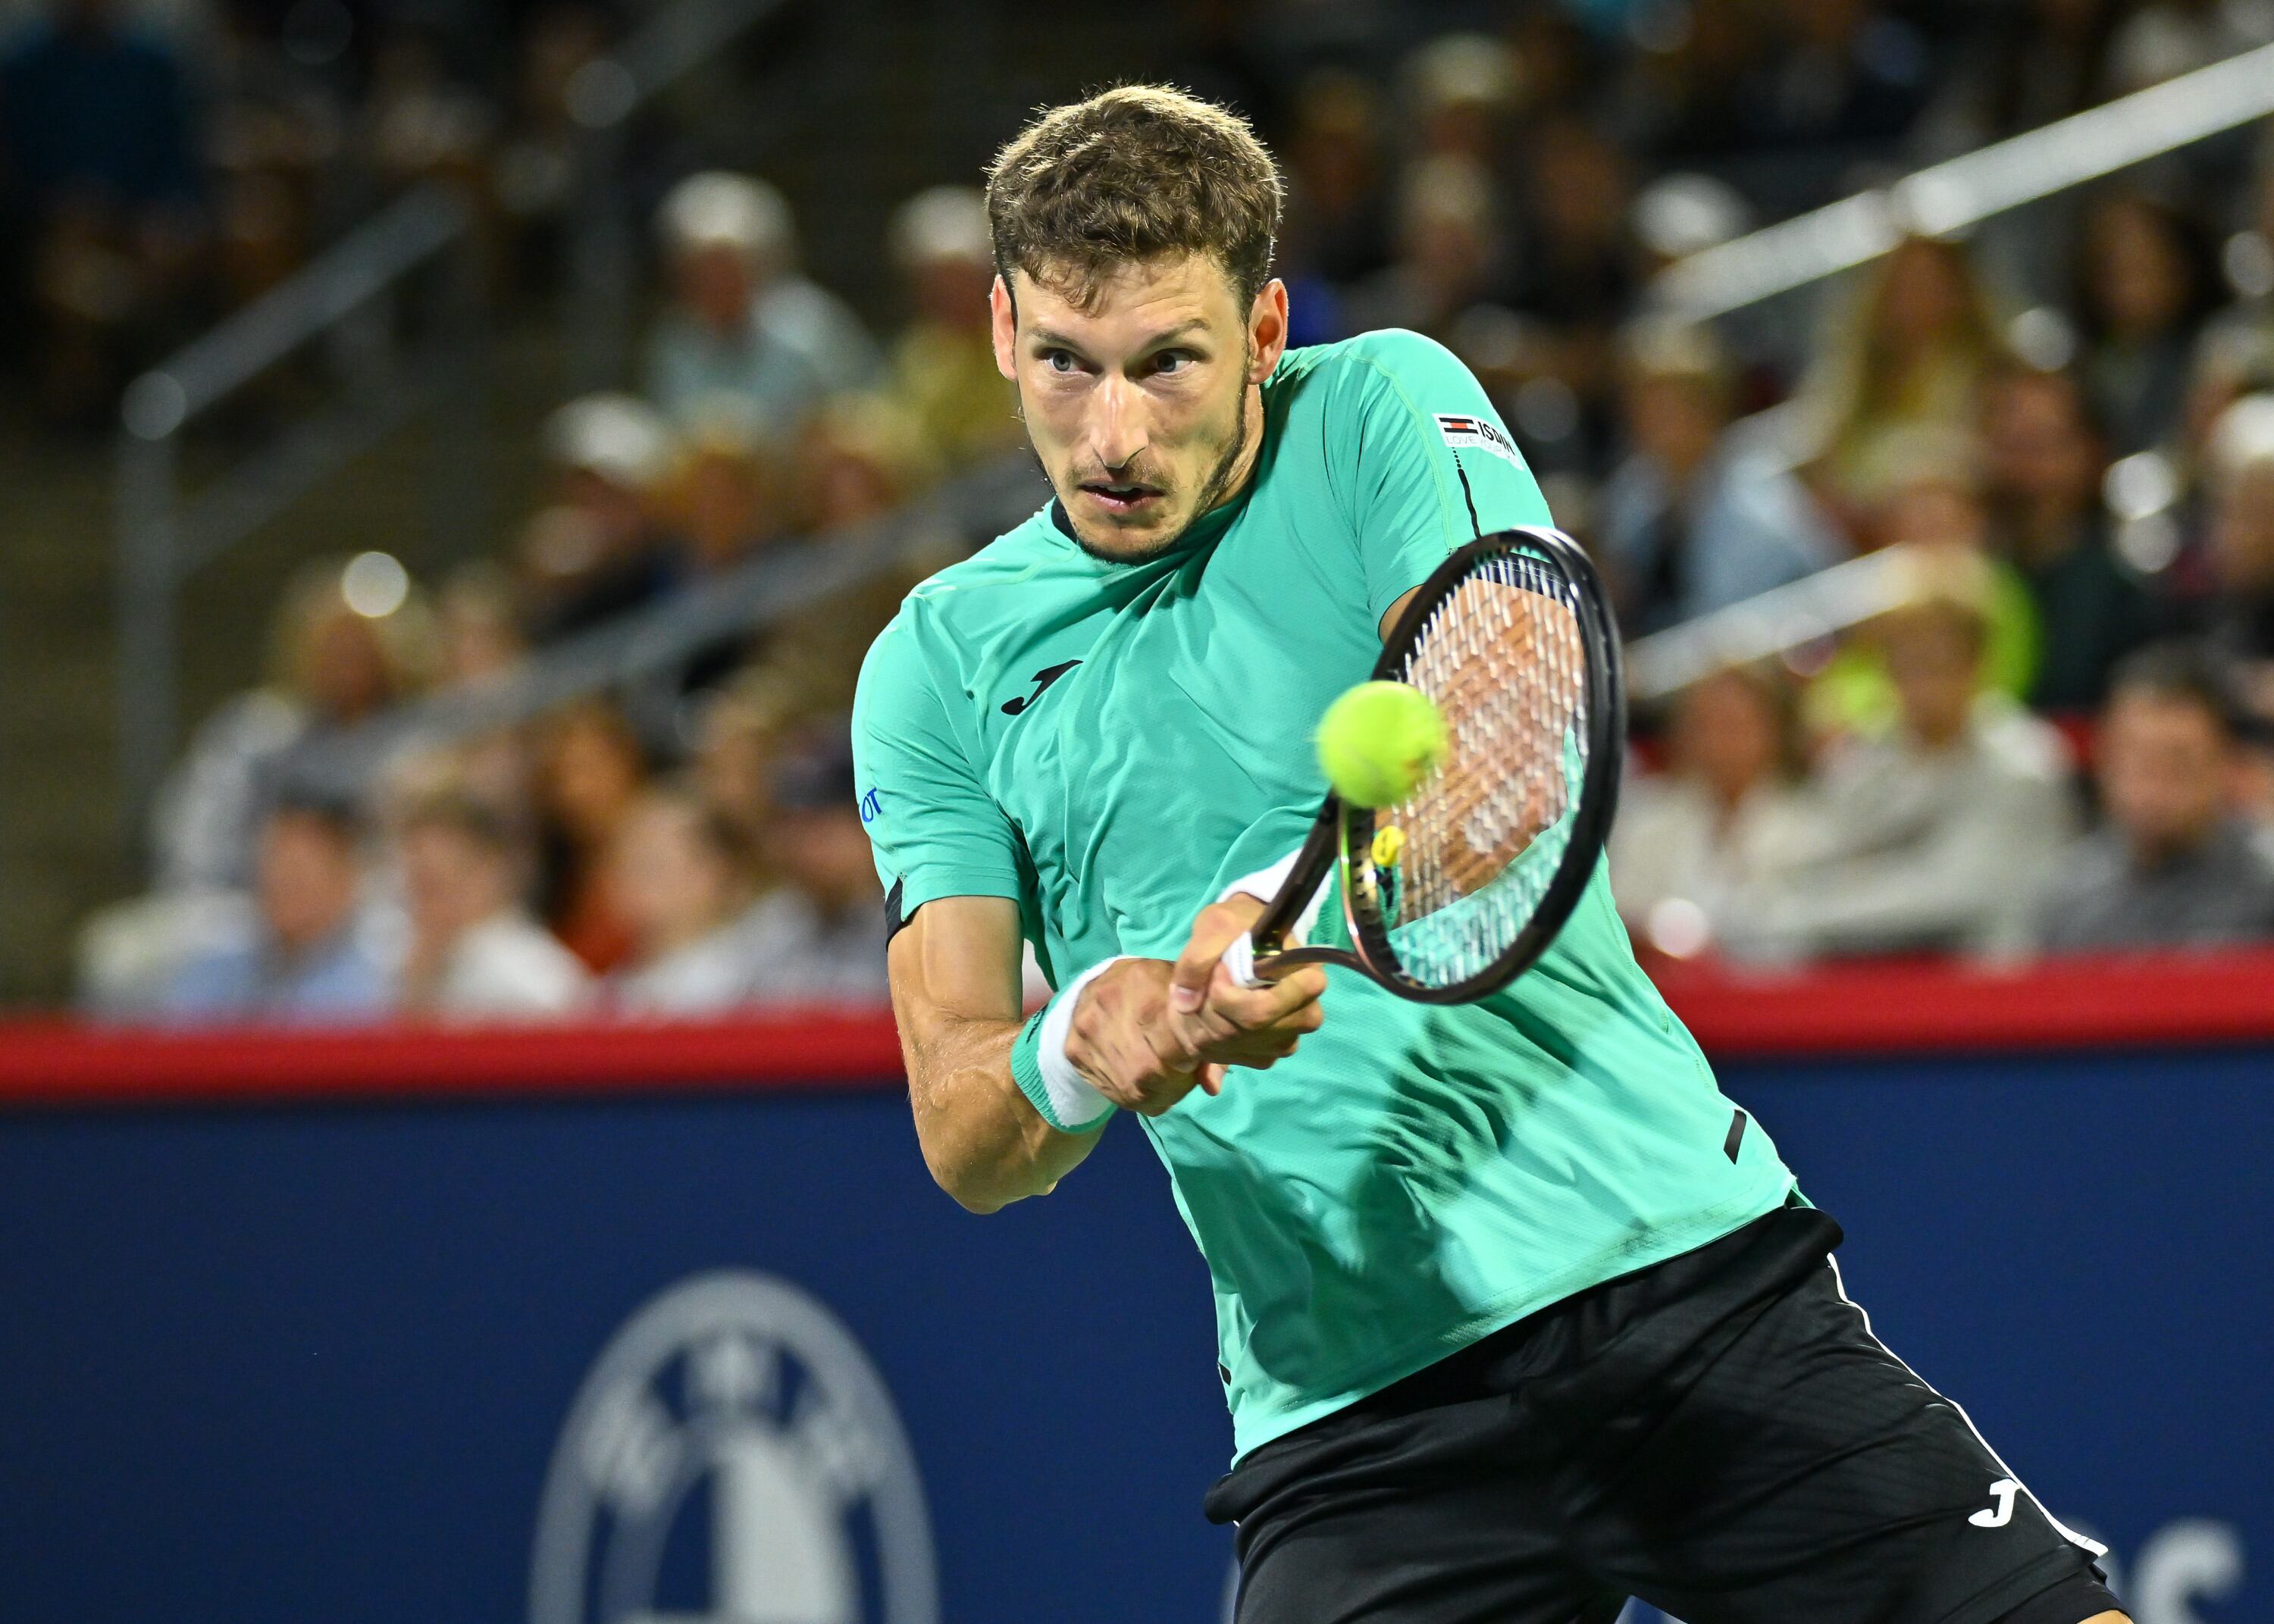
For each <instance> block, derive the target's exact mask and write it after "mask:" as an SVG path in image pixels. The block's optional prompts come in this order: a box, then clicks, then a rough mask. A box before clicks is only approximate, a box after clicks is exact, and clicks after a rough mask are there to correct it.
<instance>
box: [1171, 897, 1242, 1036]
mask: <svg viewBox="0 0 2274 1624" xmlns="http://www.w3.org/2000/svg"><path fill="white" fill-rule="evenodd" d="M1262 913H1263V905H1262V904H1261V902H1258V901H1257V900H1256V899H1255V898H1253V897H1234V898H1231V900H1230V901H1227V902H1218V903H1214V904H1212V905H1210V906H1208V907H1205V908H1202V909H1201V911H1200V916H1199V917H1198V918H1197V919H1195V920H1193V934H1192V937H1191V939H1190V940H1188V941H1187V942H1186V944H1185V951H1183V952H1182V953H1180V954H1178V956H1177V962H1176V964H1175V966H1173V967H1172V968H1171V970H1170V972H1169V1007H1170V1008H1171V1009H1172V1010H1175V1011H1178V1013H1179V1014H1184V1015H1189V1014H1191V1013H1192V1012H1193V1011H1194V1010H1197V1009H1199V1008H1200V1007H1201V1004H1203V1003H1204V1002H1206V1001H1207V998H1208V988H1209V977H1211V976H1213V975H1214V974H1216V962H1217V960H1219V959H1222V958H1223V957H1224V949H1225V948H1227V947H1230V946H1231V944H1232V943H1233V941H1234V940H1235V939H1236V938H1238V936H1239V935H1240V933H1241V932H1242V931H1245V930H1246V929H1248V928H1249V927H1250V926H1251V925H1253V924H1254V922H1255V921H1256V920H1257V919H1259V918H1261V916H1262Z"/></svg>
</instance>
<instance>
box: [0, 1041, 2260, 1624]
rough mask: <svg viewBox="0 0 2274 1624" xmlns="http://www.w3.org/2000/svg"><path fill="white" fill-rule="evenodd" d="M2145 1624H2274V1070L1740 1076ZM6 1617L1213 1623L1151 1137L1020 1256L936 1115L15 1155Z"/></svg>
mask: <svg viewBox="0 0 2274 1624" xmlns="http://www.w3.org/2000/svg"><path fill="white" fill-rule="evenodd" d="M1724 1070H1725V1075H1726V1077H1727V1079H1728V1088H1729V1090H1730V1092H1731V1093H1732V1094H1734V1095H1735V1096H1736V1098H1737V1099H1739V1100H1740V1101H1742V1102H1743V1103H1744V1104H1745V1105H1746V1106H1747V1107H1748V1108H1749V1109H1752V1110H1753V1111H1754V1112H1755V1114H1756V1115H1757V1116H1758V1117H1759V1118H1760V1120H1761V1121H1762V1122H1763V1123H1764V1124H1766V1126H1767V1127H1768V1128H1769V1130H1770V1131H1771V1132H1773V1134H1774V1135H1775V1136H1776V1138H1777V1140H1778V1142H1779V1145H1780V1147H1781V1149H1782V1150H1783V1151H1784V1153H1785V1154H1786V1157H1787V1159H1788V1162H1790V1163H1791V1164H1792V1165H1793V1166H1794V1167H1795V1168H1796V1169H1797V1170H1798V1171H1799V1173H1800V1175H1801V1177H1802V1179H1803V1187H1804V1188H1805V1189H1806V1191H1807V1192H1808V1193H1809V1194H1810V1196H1811V1198H1812V1199H1815V1200H1816V1201H1817V1202H1818V1204H1819V1205H1820V1206H1822V1207H1826V1208H1827V1209H1828V1210H1829V1211H1831V1212H1832V1213H1833V1214H1834V1215H1835V1216H1836V1217H1838V1218H1839V1219H1840V1220H1841V1222H1842V1223H1843V1224H1844V1225H1845V1227H1846V1228H1847V1230H1848V1233H1849V1243H1848V1244H1847V1246H1846V1247H1845V1248H1844V1249H1843V1251H1842V1253H1841V1258H1842V1263H1843V1267H1844V1272H1845V1274H1846V1278H1847V1281H1848V1284H1849V1289H1850V1291H1851V1292H1852V1293H1853V1294H1854V1295H1855V1296H1856V1297H1857V1299H1858V1300H1859V1301H1860V1302H1862V1303H1863V1304H1864V1305H1865V1306H1866V1307H1867V1308H1868V1309H1869V1310H1870V1311H1871V1314H1872V1316H1873V1319H1874V1321H1875V1325H1876V1327H1877V1329H1878V1330H1879V1334H1880V1335H1881V1336H1882V1337H1883V1338H1884V1339H1885V1340H1886V1342H1888V1343H1889V1344H1890V1345H1891V1346H1892V1347H1894V1349H1895V1350H1896V1351H1897V1352H1898V1353H1900V1354H1901V1355H1902V1356H1903V1357H1905V1358H1906V1359H1907V1360H1909V1362H1910V1363H1911V1364H1912V1365H1914V1366H1915V1367H1916V1369H1917V1370H1918V1371H1919V1372H1921V1373H1922V1374H1923V1375H1924V1377H1925V1378H1926V1379H1927V1380H1930V1381H1931V1382H1933V1383H1935V1384H1936V1385H1937V1386H1939V1387H1943V1388H1944V1389H1945V1390H1946V1392H1948V1393H1949V1394H1950V1395H1952V1396H1953V1397H1954V1398H1956V1399H1957V1400H1959V1401H1960V1402H1962V1404H1964V1405H1965V1406H1966V1408H1967V1409H1968V1410H1969V1413H1970V1414H1971V1416H1972V1417H1973V1419H1974V1420H1975V1421H1976V1422H1977V1424H1978V1425H1979V1426H1980V1427H1981V1429H1982V1430H1983V1432H1984V1433H1985V1434H1986V1435H1987V1436H1988V1437H1989V1439H1990V1440H1991V1441H1992V1444H1993V1445H1994V1446H1996V1447H1998V1448H1999V1451H2000V1452H2001V1453H2002V1454H2003V1455H2004V1456H2005V1458H2006V1459H2007V1462H2009V1463H2010V1464H2011V1465H2012V1467H2013V1468H2014V1470H2015V1471H2016V1472H2017V1473H2018V1474H2019V1475H2020V1476H2021V1477H2022V1478H2023V1479H2024V1480H2025V1481H2026V1482H2028V1483H2029V1485H2030V1486H2031V1488H2032V1489H2033V1490H2035V1491H2036V1492H2037V1494H2038V1496H2039V1497H2040V1498H2041V1499H2042V1500H2044V1501H2045V1503H2046V1504H2047V1505H2048V1507H2051V1508H2052V1510H2053V1511H2054V1513H2055V1514H2056V1515H2059V1516H2060V1517H2061V1518H2062V1519H2063V1520H2064V1521H2066V1522H2070V1523H2071V1524H2072V1525H2074V1526H2078V1527H2081V1528H2083V1529H2086V1530H2090V1531H2091V1532H2093V1533H2095V1534H2097V1537H2098V1538H2102V1539H2105V1540H2106V1541H2107V1542H2108V1543H2109V1544H2110V1545H2111V1546H2112V1551H2113V1558H2114V1560H2115V1562H2116V1563H2117V1568H2118V1573H2119V1582H2120V1585H2121V1586H2122V1593H2123V1594H2124V1595H2125V1596H2126V1598H2127V1602H2128V1603H2129V1605H2131V1606H2132V1607H2133V1609H2134V1611H2135V1613H2136V1614H2137V1616H2138V1618H2139V1620H2140V1624H2190V1621H2200V1624H2233V1621H2239V1620H2262V1619H2267V1618H2274V1571H2270V1569H2274V1382H2270V1380H2269V1377H2268V1373H2267V1371H2268V1360H2269V1356H2270V1354H2274V1267H2270V1266H2269V1263H2268V1261H2267V1257H2266V1237H2268V1236H2269V1235H2270V1234H2274V1186H2270V1181H2269V1180H2268V1178H2267V1177H2266V1176H2265V1168H2266V1165H2267V1162H2268V1152H2269V1150H2270V1149H2274V1126H2270V1124H2274V1111H2270V1109H2269V1108H2270V1104H2274V1088H2270V1083H2274V1054H2270V1053H2269V1052H2267V1051H2265V1050H2263V1049H2223V1050H2203V1051H2195V1052H2186V1053H2180V1052H2172V1053H2163V1054H2153V1055H2150V1054H2135V1055H2126V1056H2114V1057H2107V1056H2103V1057H2094V1058H2085V1057H2081V1056H2018V1057H2017V1056H2002V1057H1995V1058H1987V1057H1985V1058H1978V1059H1967V1060H1951V1059H1940V1060H1934V1061H1921V1062H1903V1063H1896V1062H1878V1061H1874V1062H1846V1061H1843V1062H1840V1063H1837V1064H1833V1063H1826V1064H1805V1065H1803V1064H1790V1063H1781V1064H1775V1065H1770V1064H1752V1065H1740V1066H1734V1067H1727V1068H1725V1069H1724ZM0 1236H4V1244H0V1304H4V1312H0V1617H4V1618H6V1619H8V1620H19V1621H21V1624H87V1621H88V1620H145V1619H154V1618H172V1619H205V1618H210V1619H224V1618H225V1619H229V1620H232V1621H233V1624H287V1621H288V1620H290V1624H305V1621H307V1620H324V1621H326V1624H359V1621H365V1620H368V1621H369V1624H381V1621H384V1624H398V1621H400V1620H410V1619H420V1620H508V1619H521V1618H527V1619H530V1620H531V1621H532V1624H600V1621H601V1620H629V1619H633V1618H637V1617H648V1616H668V1617H672V1618H674V1619H680V1620H694V1619H697V1618H704V1617H708V1618H718V1619H722V1620H723V1619H726V1618H729V1617H739V1618H742V1619H743V1620H745V1621H746V1624H749V1621H751V1620H764V1624H869V1621H870V1620H876V1621H878V1624H930V1621H931V1620H951V1621H953V1624H1016V1621H1019V1620H1035V1621H1036V1624H1043V1621H1051V1624H1058V1621H1081V1624H1093V1621H1094V1624H1164V1621H1168V1620H1193V1624H1212V1621H1213V1620H1216V1619H1218V1618H1220V1617H1221V1616H1222V1610H1223V1606H1224V1596H1225V1586H1226V1580H1227V1576H1228V1572H1229V1564H1230V1557H1231V1546H1230V1542H1229V1539H1228V1538H1227V1537H1226V1535H1225V1533H1224V1530H1217V1529H1215V1528H1212V1527H1210V1526H1209V1525H1208V1524H1207V1523H1206V1522H1204V1521H1203V1520H1202V1519H1201V1513H1200V1500H1201V1493H1202V1492H1203V1491H1204V1490H1205V1489H1206V1487H1207V1486H1208V1485H1209V1482H1210V1480H1211V1479H1212V1478H1213V1477H1215V1476H1216V1474H1217V1473H1218V1472H1219V1471H1221V1470H1223V1468H1224V1464H1225V1462H1226V1458H1227V1456H1228V1455H1229V1452H1230V1447H1231V1432H1230V1427H1229V1425H1228V1424H1227V1422H1226V1420H1225V1418H1224V1413H1223V1405H1222V1399H1221V1396H1220V1392H1219V1389H1218V1387H1217V1384H1216V1374H1215V1351H1214V1339H1213V1333H1212V1330H1211V1327H1210V1323H1209V1288H1208V1280H1207V1276H1206V1274H1205V1271H1204V1270H1203V1268H1202V1267H1201V1262H1200V1259H1199V1258H1198V1256H1197V1255H1196V1254H1195V1252H1194V1251H1193V1247H1192V1244H1191V1242H1190V1241H1189V1239H1188V1238H1187V1237H1186V1235H1185V1234H1184V1232H1183V1230H1182V1229H1181V1227H1180V1225H1179V1224H1178V1221H1177V1218H1176V1215H1175V1213H1174V1210H1173V1208H1172V1207H1171V1203H1170V1199H1169V1192H1168V1188H1167V1181H1166V1177H1165V1176H1164V1175H1163V1172H1162V1170H1161V1169H1160V1168H1159V1166H1158V1165H1157V1163H1156V1162H1155V1161H1154V1159H1153V1156H1152V1153H1151V1151H1150V1149H1149V1148H1148V1147H1147V1146H1146V1144H1145V1143H1144V1142H1143V1140H1142V1138H1141V1136H1140V1135H1138V1134H1136V1133H1134V1132H1128V1131H1126V1126H1125V1127H1117V1128H1116V1129H1114V1130H1112V1131H1110V1132H1109V1133H1108V1135H1107V1141H1106V1143H1105V1145H1104V1146H1103V1147H1102V1148H1101V1150H1100V1151H1099V1153H1098V1154H1096V1155H1095V1156H1093V1157H1092V1158H1091V1160H1090V1161H1089V1162H1087V1163H1085V1164H1084V1166H1083V1167H1082V1168H1081V1169H1080V1170H1079V1171H1078V1172H1077V1173H1076V1174H1075V1175H1074V1176H1073V1177H1070V1178H1069V1179H1068V1180H1067V1181H1066V1183H1065V1185H1064V1186H1062V1188H1061V1189H1060V1190H1059V1191H1058V1193H1057V1194H1055V1195H1054V1196H1052V1197H1051V1198H1050V1199H1048V1200H1045V1201H1036V1202H1028V1203H1024V1204H1021V1205H1020V1206H1018V1207H1013V1208H1011V1209H1009V1210H1007V1211H1005V1212H1004V1213H1002V1214H998V1215H995V1216H993V1217H990V1218H986V1219H980V1218H975V1217H973V1216H970V1215H969V1214H965V1213H963V1212H962V1211H960V1209H958V1208H957V1207H954V1206H953V1204H952V1203H950V1202H949V1201H948V1200H947V1199H946V1198H945V1197H944V1196H942V1195H941V1194H940V1193H939V1192H937V1190H935V1189H934V1188H933V1186H932V1185H931V1184H930V1179H929V1178H928V1177H927V1176H926V1175H925V1173H924V1170H923V1168H922V1162H921V1161H920V1160H919V1158H918V1156H917V1154H916V1148H915V1139H914V1134H913V1131H912V1129H911V1127H910V1125H909V1123H908V1118H907V1107H906V1103H905V1101H904V1099H903V1098H902V1097H901V1096H900V1093H899V1090H898V1087H897V1085H896V1084H883V1083H880V1085H879V1086H878V1087H877V1088H876V1089H875V1090H854V1091H833V1092H830V1093H826V1094H822V1093H800V1092H797V1091H794V1090H782V1089H778V1088H777V1089H768V1090H764V1091H758V1092H754V1093H751V1094H743V1095H713V1096H708V1097H693V1096H686V1097H678V1098H657V1097H619V1098H614V1099H606V1100H591V1099H584V1100H568V1099H562V1100H557V1101H541V1100H539V1101H529V1100H522V1101H510V1102H473V1103H469V1102H464V1101H454V1102H447V1103H433V1102H429V1103H404V1104H392V1105H365V1106H336V1105H335V1106H264V1107H258V1108H244V1107H237V1108H229V1109H179V1108H169V1109H136V1110H124V1109H114V1110H82V1111H57V1110H41V1111H31V1110H26V1111H19V1112H13V1113H10V1114H6V1115H4V1116H0Z"/></svg>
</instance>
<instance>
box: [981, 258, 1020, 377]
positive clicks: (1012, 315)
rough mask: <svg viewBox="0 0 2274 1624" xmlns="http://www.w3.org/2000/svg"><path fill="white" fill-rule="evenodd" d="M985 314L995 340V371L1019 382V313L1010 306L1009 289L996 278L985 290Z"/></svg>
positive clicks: (999, 278) (1000, 279)
mask: <svg viewBox="0 0 2274 1624" xmlns="http://www.w3.org/2000/svg"><path fill="white" fill-rule="evenodd" d="M987 312H988V315H989V317H990V323H989V325H990V327H991V329H992V332H993V336H994V340H995V370H996V371H997V372H1000V373H1002V374H1003V376H1004V377H1005V378H1008V379H1009V380H1011V381H1012V382H1013V383H1016V382H1017V381H1018V380H1019V312H1017V310H1015V309H1014V308H1013V306H1012V304H1011V289H1009V288H1008V287H1007V286H1005V283H1004V281H1003V279H1002V278H1001V277H1000V276H998V277H997V278H996V279H995V285H994V286H993V287H991V288H990V289H988V290H987Z"/></svg>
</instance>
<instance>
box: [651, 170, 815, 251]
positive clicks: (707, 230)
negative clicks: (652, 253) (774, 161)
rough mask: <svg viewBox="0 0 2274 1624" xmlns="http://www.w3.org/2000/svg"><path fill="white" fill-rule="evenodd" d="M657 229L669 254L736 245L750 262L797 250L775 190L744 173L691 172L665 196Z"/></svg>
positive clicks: (786, 207)
mask: <svg viewBox="0 0 2274 1624" xmlns="http://www.w3.org/2000/svg"><path fill="white" fill-rule="evenodd" d="M655 226H656V233H657V235H658V236H659V237H661V238H662V239H663V245H664V247H665V248H666V250H667V251H669V252H672V253H674V254H678V253H687V252H691V251H693V250H695V249H698V248H714V247H724V248H737V249H740V250H741V251H742V252H743V253H744V254H746V255H748V256H749V258H750V259H754V260H770V261H772V262H775V263H777V264H779V263H786V262H787V260H788V259H790V257H791V256H792V254H793V253H794V252H795V248H796V228H795V227H794V225H793V224H792V223H791V221H790V214H789V203H788V201H787V199H785V198H784V197H783V196H782V194H781V192H780V191H779V189H778V188H776V187H774V186H772V185H770V184H767V183H766V182H764V181H762V180H754V179H752V178H751V177H749V176H747V175H730V174H728V173H727V171H725V170H724V169H709V170H705V171H704V173H702V174H700V175H690V176H689V177H687V178H686V179H685V180H683V181H681V182H680V183H679V184H677V185H676V186H674V187H673V188H672V189H671V190H670V191H669V192H666V194H665V196H664V199H663V203H662V205H661V206H660V207H659V208H657V210H656V212H655Z"/></svg>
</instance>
